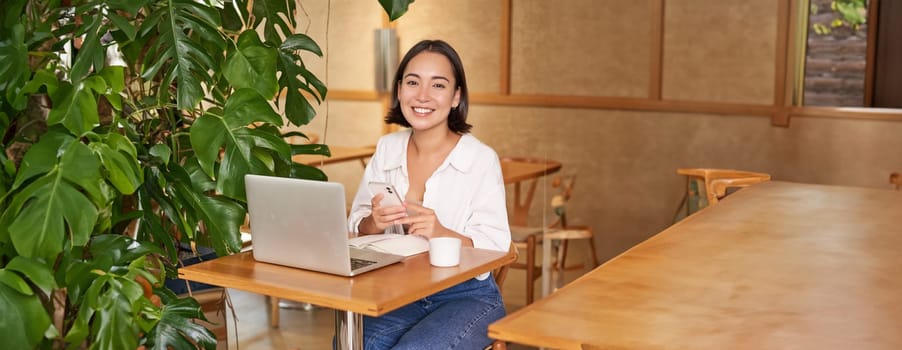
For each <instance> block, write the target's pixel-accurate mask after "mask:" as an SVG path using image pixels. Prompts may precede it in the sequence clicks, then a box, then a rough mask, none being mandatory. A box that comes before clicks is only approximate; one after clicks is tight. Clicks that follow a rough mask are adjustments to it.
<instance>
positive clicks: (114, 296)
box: [0, 0, 412, 349]
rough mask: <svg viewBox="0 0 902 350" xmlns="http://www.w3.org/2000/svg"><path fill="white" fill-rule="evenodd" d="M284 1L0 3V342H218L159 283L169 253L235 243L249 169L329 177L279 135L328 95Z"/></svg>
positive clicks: (110, 345) (309, 149) (391, 4)
mask: <svg viewBox="0 0 902 350" xmlns="http://www.w3.org/2000/svg"><path fill="white" fill-rule="evenodd" d="M379 2H380V4H382V6H383V8H385V10H386V11H387V12H389V14H390V17H391V18H392V19H394V18H397V17H398V16H400V15H401V14H402V13H404V11H406V9H407V5H408V4H409V3H410V2H412V0H379ZM298 6H299V5H297V4H296V3H295V2H294V1H285V0H107V1H101V0H3V1H2V2H0V130H2V131H3V132H2V134H0V137H2V147H3V152H2V153H0V334H2V335H3V336H2V337H3V340H2V341H3V346H2V347H4V348H10V349H30V348H96V349H135V348H139V347H145V348H156V349H168V348H176V349H181V348H196V347H203V348H212V347H215V343H216V340H215V337H214V336H213V334H212V333H211V332H209V331H208V330H207V329H205V328H203V327H201V326H199V325H197V324H195V323H192V322H191V320H192V319H194V318H202V313H201V311H200V309H199V306H198V304H197V302H196V301H195V300H194V299H192V298H179V297H177V296H175V295H174V294H173V293H172V292H169V291H168V290H167V289H165V288H163V287H162V284H161V280H162V279H163V278H164V277H166V276H170V277H171V276H173V275H174V273H175V264H176V261H177V259H178V251H179V249H178V248H179V246H181V245H183V244H187V245H189V246H191V247H195V246H197V245H204V246H209V247H212V248H213V249H215V251H216V253H217V254H218V255H226V254H231V253H234V252H236V251H238V250H239V249H240V243H241V242H240V239H239V237H240V236H239V231H238V228H239V226H240V225H241V223H242V222H243V220H244V217H245V213H246V203H245V193H244V184H243V178H244V175H245V174H248V173H253V174H267V175H274V176H285V177H299V178H308V179H325V178H326V177H325V174H323V173H322V172H321V171H320V170H318V169H315V168H311V167H308V166H305V165H302V164H298V163H294V162H292V161H291V156H292V155H293V154H299V153H308V154H324V155H328V154H329V151H328V147H326V146H325V145H318V144H306V145H292V144H288V143H286V141H284V140H285V137H287V136H295V135H300V136H303V134H300V133H298V132H289V133H284V132H283V131H282V130H285V128H286V127H288V126H291V125H294V126H301V125H305V124H307V123H308V122H310V120H311V119H312V118H313V117H314V115H315V110H314V107H313V103H320V102H321V101H322V100H323V99H325V98H326V87H325V85H324V84H323V82H322V81H320V80H319V79H317V77H316V76H314V75H313V74H312V73H311V72H310V71H308V69H307V68H306V66H305V65H304V61H303V59H302V53H305V54H304V55H305V56H306V57H308V58H314V59H315V58H316V56H321V55H322V52H321V50H320V48H319V46H318V45H317V44H316V43H315V42H314V41H313V40H312V39H311V38H310V37H308V36H307V35H304V34H301V33H297V32H296V30H295V28H296V27H297V23H296V20H295V18H296V11H298V8H297V7H298Z"/></svg>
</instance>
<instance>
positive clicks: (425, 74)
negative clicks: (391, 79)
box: [398, 51, 460, 130]
mask: <svg viewBox="0 0 902 350" xmlns="http://www.w3.org/2000/svg"><path fill="white" fill-rule="evenodd" d="M398 84H400V85H399V86H398V102H399V103H400V105H401V113H402V114H404V119H406V120H407V123H409V124H410V127H411V128H413V129H414V130H429V129H433V128H435V127H444V128H448V114H449V113H450V112H451V108H453V107H457V105H458V104H459V103H460V90H459V89H457V82H456V81H454V71H453V69H452V67H451V61H449V60H448V58H447V57H445V56H444V55H441V54H438V53H435V52H429V51H424V52H422V53H420V54H418V55H416V56H414V57H413V58H412V59H411V60H410V62H408V64H407V67H406V68H405V69H404V74H403V75H402V77H401V81H400V82H399V83H398Z"/></svg>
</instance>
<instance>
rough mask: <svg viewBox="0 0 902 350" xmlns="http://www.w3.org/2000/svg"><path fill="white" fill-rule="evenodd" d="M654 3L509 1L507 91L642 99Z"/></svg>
mask: <svg viewBox="0 0 902 350" xmlns="http://www.w3.org/2000/svg"><path fill="white" fill-rule="evenodd" d="M657 2H658V0H642V1H594V0H571V1H567V2H566V5H562V3H561V2H552V1H528V0H521V1H515V2H513V8H514V10H513V12H512V15H511V22H512V26H513V28H514V29H513V32H514V35H513V36H512V39H511V93H512V94H515V95H516V94H525V95H535V94H553V95H572V96H606V97H633V98H645V97H647V96H648V84H649V73H648V70H649V65H650V63H649V60H650V56H651V55H650V54H649V51H650V50H651V49H650V47H651V44H650V39H651V38H650V36H649V35H648V30H649V29H648V28H650V27H651V24H650V22H651V21H652V20H653V19H652V18H650V17H649V13H650V11H651V7H652V6H653V4H654V3H657Z"/></svg>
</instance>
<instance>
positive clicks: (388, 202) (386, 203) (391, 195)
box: [367, 181, 407, 235]
mask: <svg viewBox="0 0 902 350" xmlns="http://www.w3.org/2000/svg"><path fill="white" fill-rule="evenodd" d="M367 185H368V186H369V188H370V193H372V194H373V196H376V195H377V194H379V193H381V194H382V201H381V202H379V205H381V206H383V207H395V206H399V205H402V204H401V196H400V195H399V194H398V191H397V190H395V186H392V185H391V184H389V183H385V182H376V181H371V182H370V183H369V184H367ZM385 233H392V234H399V235H406V234H407V226H406V225H401V224H394V225H391V226H389V227H388V228H386V229H385Z"/></svg>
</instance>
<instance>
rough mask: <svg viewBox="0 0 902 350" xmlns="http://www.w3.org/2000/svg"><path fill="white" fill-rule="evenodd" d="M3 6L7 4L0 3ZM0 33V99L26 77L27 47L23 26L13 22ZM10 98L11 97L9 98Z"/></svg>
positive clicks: (8, 94) (27, 71) (7, 94)
mask: <svg viewBox="0 0 902 350" xmlns="http://www.w3.org/2000/svg"><path fill="white" fill-rule="evenodd" d="M0 6H2V7H3V8H5V7H6V6H7V5H6V4H3V5H0ZM2 31H3V33H2V34H0V62H3V64H0V100H2V98H3V97H4V96H2V95H6V97H7V98H9V97H10V95H12V94H11V93H13V92H15V91H13V90H14V89H15V88H17V87H19V86H21V85H22V83H23V82H24V81H25V80H27V79H28V73H29V69H28V49H27V48H26V47H25V27H24V26H23V25H21V24H18V23H17V24H15V25H13V26H12V27H11V28H9V29H3V30H2ZM10 99H11V98H10Z"/></svg>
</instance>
